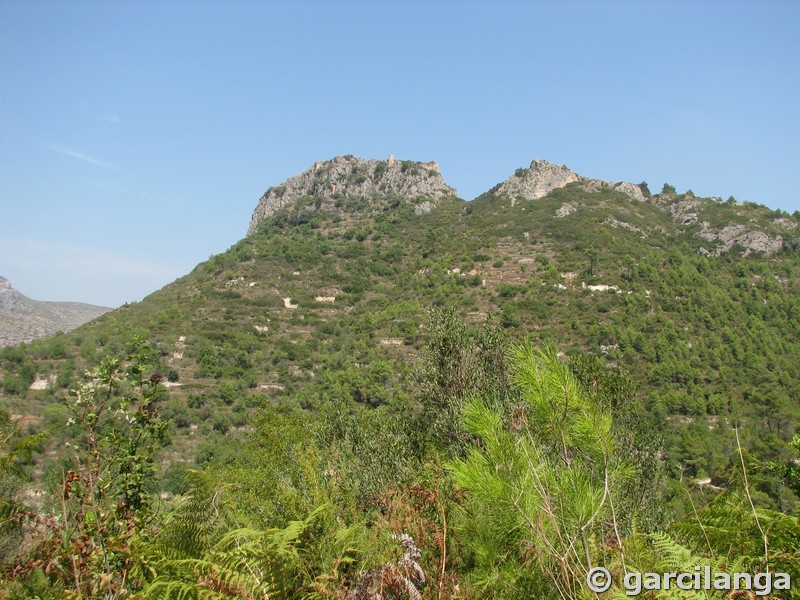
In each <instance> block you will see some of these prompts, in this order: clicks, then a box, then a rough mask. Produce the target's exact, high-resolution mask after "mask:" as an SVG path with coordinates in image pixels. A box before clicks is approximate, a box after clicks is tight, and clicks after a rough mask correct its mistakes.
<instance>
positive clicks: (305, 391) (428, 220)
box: [0, 156, 800, 478]
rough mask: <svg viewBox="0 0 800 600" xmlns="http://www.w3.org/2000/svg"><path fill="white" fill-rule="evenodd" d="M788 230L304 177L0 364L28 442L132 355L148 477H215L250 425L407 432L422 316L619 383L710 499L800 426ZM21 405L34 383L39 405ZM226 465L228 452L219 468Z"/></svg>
mask: <svg viewBox="0 0 800 600" xmlns="http://www.w3.org/2000/svg"><path fill="white" fill-rule="evenodd" d="M797 224H798V215H797V214H795V215H793V216H790V215H788V214H786V213H784V212H781V211H773V210H770V209H769V208H766V207H764V206H760V205H757V204H754V203H738V202H736V201H734V200H733V199H729V200H728V201H722V200H720V199H717V198H700V197H696V196H695V195H694V194H693V193H692V192H691V191H686V192H684V193H678V192H677V191H676V190H675V189H674V188H673V187H672V186H669V185H667V184H665V185H664V188H663V189H662V191H661V192H660V193H658V194H652V193H651V192H650V190H649V189H648V186H647V184H646V183H641V184H633V183H628V182H617V183H613V182H606V181H602V180H597V179H590V178H585V177H583V176H580V175H578V174H576V173H574V172H572V171H571V170H570V169H568V168H567V167H564V166H561V165H554V164H551V163H548V162H546V161H542V160H534V161H533V162H532V163H531V164H530V166H529V167H527V168H521V169H517V170H516V171H515V172H514V173H513V174H511V175H510V176H509V177H508V178H507V179H506V180H505V181H503V182H500V183H498V185H497V186H495V187H494V188H492V189H491V190H489V191H487V192H486V193H485V194H482V195H481V196H479V197H478V198H476V199H475V200H473V201H469V202H468V201H465V200H462V199H460V198H458V197H457V195H456V193H455V190H454V189H453V188H452V187H450V186H449V185H448V184H447V183H446V182H445V180H444V179H443V178H442V176H441V174H440V173H439V171H438V167H437V166H436V163H431V162H414V161H407V160H395V159H394V158H390V159H389V160H387V161H380V160H365V159H361V158H355V157H352V156H344V157H337V158H334V159H332V160H329V161H323V162H319V163H316V164H315V165H313V166H312V168H310V169H309V170H307V171H306V172H304V173H301V174H299V175H296V176H294V177H292V178H290V179H289V180H287V181H286V182H284V183H283V184H280V185H276V186H273V187H270V188H269V189H268V190H267V191H266V193H265V194H264V195H263V196H262V197H261V198H260V200H259V201H258V203H257V206H256V208H255V211H254V213H253V216H252V219H251V222H250V225H249V227H248V229H247V235H246V237H244V238H243V239H242V240H241V241H240V242H238V243H237V244H235V245H234V246H232V247H231V248H230V249H229V250H227V251H226V252H223V253H220V254H218V255H215V256H212V257H211V258H210V259H209V260H208V261H206V262H204V263H202V264H200V265H198V266H197V267H196V268H195V269H194V270H193V271H192V272H191V273H189V274H187V275H186V276H184V277H182V278H180V279H179V280H177V281H175V282H174V283H172V284H170V285H168V286H166V287H164V288H163V289H161V290H159V291H157V292H155V293H154V294H152V295H150V296H148V297H147V298H145V299H144V300H143V301H142V302H140V303H135V304H131V305H127V306H124V307H122V308H119V309H117V310H114V311H110V312H108V313H106V314H105V315H103V316H102V317H100V318H99V319H96V320H95V321H93V322H91V323H88V324H86V325H84V326H83V327H80V328H78V329H77V330H75V331H73V332H71V333H69V334H67V335H66V336H60V337H59V338H58V339H53V340H43V341H40V342H35V343H34V344H32V345H31V348H30V349H29V350H26V352H25V353H13V352H11V351H9V352H6V353H4V354H0V375H2V376H3V377H4V378H5V379H4V380H5V381H7V384H6V385H5V387H4V390H5V391H4V393H3V398H2V402H3V403H5V404H6V405H7V406H9V407H10V408H11V409H12V412H13V413H14V414H19V415H23V416H24V417H26V418H29V419H31V420H34V421H35V420H36V419H40V418H41V416H40V415H41V412H42V411H43V410H45V408H46V407H47V406H48V405H49V404H52V403H53V401H54V399H55V398H56V397H57V395H58V394H59V393H61V392H60V388H66V387H69V386H70V385H74V382H75V380H76V378H75V374H76V373H79V372H80V370H81V367H83V366H86V365H89V364H92V363H93V362H95V361H96V360H97V359H98V358H99V357H100V356H102V355H105V354H108V353H109V352H110V353H114V354H117V355H121V354H123V353H124V350H125V345H126V343H127V341H128V340H129V339H130V335H131V334H132V333H135V334H137V335H140V336H142V337H144V338H145V339H148V340H150V341H151V342H152V344H153V345H154V347H155V351H156V358H157V359H158V360H159V361H160V369H161V370H162V372H163V373H164V374H165V375H166V379H167V380H168V381H167V383H168V385H169V387H170V400H169V401H168V403H167V404H166V405H165V409H164V411H165V415H166V416H168V417H169V418H170V419H172V420H173V422H174V423H175V427H176V429H175V436H174V437H173V446H172V448H171V450H170V451H169V452H168V454H167V456H166V458H165V460H166V461H171V460H186V459H189V460H197V461H199V462H203V461H206V460H209V459H211V458H215V457H216V459H220V457H221V456H224V455H225V453H226V452H227V451H229V450H230V448H231V444H232V443H233V440H235V439H236V438H237V437H241V436H242V435H244V434H245V433H246V432H247V431H248V416H249V415H251V414H253V412H254V411H256V410H257V409H258V408H259V407H262V406H266V405H273V404H278V405H288V406H295V407H300V408H302V409H304V410H307V411H310V412H316V411H318V410H320V409H321V408H323V407H325V406H326V405H328V404H329V403H330V402H331V398H333V397H335V398H339V399H341V398H345V399H346V401H347V402H349V403H351V404H352V405H354V406H363V407H367V408H376V407H384V409H389V410H392V411H396V412H402V411H414V410H415V407H416V406H418V402H419V395H420V390H419V386H418V385H417V383H416V380H415V375H414V374H415V372H416V370H417V368H418V365H419V361H420V360H421V359H420V356H421V354H422V353H423V350H424V348H425V344H426V336H427V335H428V331H429V318H428V314H429V311H430V310H431V309H440V310H441V309H452V310H454V311H455V313H456V315H457V316H458V318H460V319H461V320H463V321H464V322H465V323H466V324H467V326H468V327H469V328H474V329H481V328H482V327H484V324H485V323H486V322H487V321H489V322H490V323H494V324H496V325H497V327H499V328H500V330H502V331H503V332H504V334H505V335H507V336H508V337H509V338H510V339H512V340H522V339H529V340H531V341H532V342H533V343H535V344H537V345H543V344H548V343H554V344H556V345H557V347H558V349H559V350H560V351H562V352H564V353H565V354H566V355H568V356H572V357H577V356H581V355H592V356H595V357H597V358H598V359H600V360H602V361H603V362H604V363H605V364H608V365H610V366H617V367H620V368H621V369H623V370H624V371H625V372H627V373H628V374H629V375H630V377H631V378H632V379H633V381H634V382H635V384H636V386H637V388H638V398H639V400H640V403H641V406H642V409H643V410H644V411H645V412H646V413H647V414H648V415H650V417H651V418H652V419H654V420H655V421H656V422H657V423H658V428H659V431H661V432H663V434H664V436H665V439H666V442H665V444H666V447H665V457H666V461H667V462H668V464H669V465H670V466H671V468H677V465H680V467H681V469H683V472H684V473H685V474H687V475H691V476H696V477H698V478H699V477H722V476H723V474H724V473H725V470H726V468H727V466H728V465H729V463H730V460H731V456H732V453H733V452H735V447H736V446H735V444H736V441H735V438H734V437H733V435H732V425H733V423H737V422H738V423H746V424H747V428H746V429H745V431H743V436H744V438H745V439H744V442H743V443H745V444H746V445H747V447H748V448H750V449H752V451H753V452H754V454H755V455H756V456H758V457H759V458H762V459H764V460H767V459H773V458H781V457H783V456H785V455H786V453H787V452H788V450H787V448H788V440H789V439H790V438H791V435H792V434H793V432H794V431H795V430H796V428H797V424H798V421H799V420H800V409H799V408H798V406H797V402H796V398H798V397H800V361H798V360H797V357H798V356H800V328H798V325H797V324H798V322H800V283H798V282H800V252H799V251H798V248H799V247H800V236H798V228H797ZM23 373H25V374H26V377H25V378H23V381H22V383H23V384H24V383H27V380H28V379H31V378H33V377H38V378H39V379H45V378H48V377H52V378H54V381H55V383H54V385H52V386H50V388H51V389H48V390H45V391H40V392H36V391H25V390H27V386H26V385H22V384H21V383H20V380H19V378H20V376H21V374H23ZM226 449H228V450H226Z"/></svg>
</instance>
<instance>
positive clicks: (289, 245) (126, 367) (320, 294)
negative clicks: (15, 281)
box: [0, 184, 800, 598]
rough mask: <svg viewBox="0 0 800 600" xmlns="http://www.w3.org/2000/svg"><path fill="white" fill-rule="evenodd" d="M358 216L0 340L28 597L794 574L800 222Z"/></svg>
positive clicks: (351, 212) (615, 204) (629, 209)
mask: <svg viewBox="0 0 800 600" xmlns="http://www.w3.org/2000/svg"><path fill="white" fill-rule="evenodd" d="M666 192H667V194H666V195H662V196H660V197H659V199H658V201H659V202H661V203H662V204H669V203H676V202H681V201H683V200H686V199H691V198H693V197H692V196H690V195H688V194H687V195H679V194H676V193H675V192H674V190H666ZM698 200H700V199H698ZM337 202H338V205H337V209H336V210H330V211H326V210H321V209H320V205H319V203H318V202H317V201H316V200H315V199H314V198H307V199H305V200H302V201H300V202H298V203H297V204H295V205H293V206H290V207H286V208H284V209H282V210H281V211H279V212H278V213H276V214H275V215H273V216H272V217H271V218H270V219H268V220H267V221H266V223H264V224H263V225H262V227H261V229H260V230H259V231H258V232H257V233H256V234H254V235H252V236H250V237H248V238H246V239H244V240H242V241H241V242H239V243H238V244H236V245H235V246H233V247H232V248H231V249H230V250H228V251H227V252H225V253H223V254H220V255H216V256H213V257H211V258H210V259H209V260H208V261H207V262H205V263H203V264H201V265H199V266H198V267H197V268H196V269H195V270H194V271H193V272H192V273H190V274H189V275H187V276H186V277H184V278H182V279H180V280H178V281H176V282H175V283H173V284H172V285H170V286H167V287H165V288H164V289H162V290H160V291H158V292H156V293H155V294H153V295H151V296H149V297H148V298H146V299H145V300H144V301H142V302H141V303H138V304H133V305H129V306H125V307H123V308H121V309H119V310H117V311H113V312H111V313H108V314H107V315H104V316H103V317H101V318H100V319H98V320H96V321H95V322H93V323H90V324H88V325H86V326H84V327H81V328H80V329H78V330H76V331H74V332H72V333H70V334H67V335H57V336H54V337H52V338H49V339H47V340H42V341H37V342H34V343H31V344H27V345H20V346H18V347H8V348H4V349H2V350H0V378H2V397H1V398H0V403H1V404H2V407H3V409H4V410H5V411H6V412H7V413H8V414H9V415H14V417H13V418H7V417H3V419H4V420H3V421H2V422H0V428H2V431H3V432H5V433H4V434H3V435H2V437H0V441H1V442H3V444H4V446H3V450H2V453H0V456H2V457H3V462H2V463H1V464H0V479H1V481H0V493H2V498H0V503H1V504H0V507H2V510H3V514H2V516H0V518H2V519H3V521H2V536H3V543H2V544H0V552H2V553H3V554H2V561H3V570H2V573H3V575H2V577H4V578H5V582H6V583H7V584H8V585H7V586H6V587H7V588H8V589H9V590H10V591H9V592H7V593H6V594H7V597H30V596H35V595H36V594H39V595H40V597H49V596H53V595H55V596H58V595H67V596H68V595H70V594H71V595H72V596H78V597H95V596H100V595H102V596H104V597H109V596H111V597H120V598H121V597H125V596H126V595H127V594H134V595H140V596H142V597H151V596H152V597H172V596H175V597H195V596H204V595H205V596H209V597H211V596H214V597H229V596H233V597H236V596H241V597H254V598H255V597H265V595H269V596H270V597H287V598H288V597H328V598H345V597H347V598H361V597H363V598H368V597H375V593H376V592H375V589H377V588H376V587H375V586H378V587H380V586H383V590H384V591H383V593H384V594H386V596H385V597H398V598H400V597H412V598H413V597H416V596H415V595H414V594H415V593H421V594H422V595H423V597H431V598H433V597H437V598H448V597H453V598H455V597H468V598H490V597H496V598H516V597H519V598H530V597H538V598H549V597H553V598H577V597H583V596H584V595H585V594H587V593H588V590H587V589H586V587H585V585H584V581H585V575H586V572H587V571H588V569H589V568H591V567H592V566H595V565H598V564H600V565H605V566H606V567H607V568H609V569H610V570H611V571H612V573H615V574H617V575H619V576H621V575H622V574H623V573H625V572H628V571H631V570H655V571H659V570H660V571H664V570H665V569H671V570H680V569H687V568H688V569H691V568H692V567H693V566H695V565H711V566H713V567H714V568H715V569H719V570H722V571H726V572H728V571H729V572H734V571H736V569H737V568H742V569H745V570H749V571H750V572H754V571H756V570H760V569H764V568H766V567H767V566H768V565H769V567H770V569H771V571H773V572H780V571H784V572H789V573H795V572H796V566H794V565H795V564H797V562H796V561H798V559H800V555H798V551H799V550H798V548H799V547H800V544H798V542H797V539H798V537H797V536H798V524H797V516H796V515H797V512H798V505H797V503H798V491H799V490H798V486H797V468H796V464H795V463H794V462H793V461H795V460H796V459H797V456H798V454H797V452H798V448H797V447H793V446H792V438H793V436H794V435H795V434H796V430H797V423H798V417H799V416H800V406H798V403H797V398H798V397H800V360H799V359H800V330H799V328H798V326H797V323H798V322H800V289H798V280H799V278H800V260H798V257H799V256H800V255H799V254H798V248H797V241H796V234H790V233H787V230H781V231H782V235H783V236H784V238H785V243H784V248H783V250H782V251H781V252H779V253H778V254H775V255H773V256H763V255H760V254H749V255H747V256H745V255H744V254H745V253H743V252H742V251H741V250H738V249H736V248H734V249H733V250H732V251H731V252H728V253H725V254H722V255H721V256H718V257H715V256H706V255H704V254H702V253H699V252H698V251H697V249H698V248H705V249H706V250H710V249H712V248H713V246H712V245H711V243H710V242H709V241H708V240H706V239H704V238H702V237H699V236H698V231H699V230H698V229H697V227H696V226H688V227H679V226H678V225H676V223H675V221H674V220H673V219H672V217H671V216H670V215H669V213H668V212H666V211H665V210H663V207H659V206H658V205H657V204H656V203H655V202H650V201H647V202H637V201H632V200H631V199H630V198H628V197H626V196H623V195H622V194H620V193H618V192H615V191H613V190H612V189H610V188H603V189H600V190H599V191H588V190H587V189H586V188H585V187H582V186H579V185H574V184H571V185H569V186H567V187H566V188H563V189H560V190H556V191H554V192H553V193H551V194H550V195H549V196H547V197H545V198H543V199H541V200H538V201H535V202H524V203H516V204H514V205H513V206H512V205H511V203H509V202H508V201H506V200H504V199H501V198H496V197H494V196H493V195H492V194H487V195H486V196H484V197H482V198H479V199H478V200H476V201H474V202H472V203H465V202H463V201H461V200H457V199H445V200H441V201H440V202H439V205H438V207H437V208H436V209H435V210H433V211H432V212H430V213H429V214H422V215H418V214H415V213H414V210H413V208H414V207H413V204H412V203H411V202H409V201H408V200H407V199H404V198H373V199H353V198H342V199H340V201H337ZM565 203H572V204H574V205H575V206H576V207H577V210H576V211H575V212H573V213H572V214H569V215H567V216H565V217H563V218H554V217H553V215H554V214H555V213H556V211H557V210H558V209H559V207H561V206H563V205H564V204H565ZM693 210H696V211H700V212H701V219H705V220H706V221H707V222H709V223H712V224H714V225H715V226H716V225H721V224H724V223H726V222H736V223H739V222H746V223H753V222H754V223H757V224H758V226H759V227H761V228H762V229H763V230H765V231H768V232H771V233H774V232H776V231H777V229H776V227H777V226H775V225H774V223H773V222H774V220H775V219H777V218H778V217H782V218H783V219H784V220H788V221H790V222H794V223H797V222H798V220H797V219H796V218H795V217H788V216H787V215H785V214H778V213H775V212H771V211H769V210H768V209H765V208H764V207H759V206H755V205H738V204H735V203H721V202H717V201H713V200H708V199H706V200H702V203H701V204H700V206H699V207H697V208H695V209H693ZM619 223H626V224H629V225H631V227H622V226H619V225H618V224H619ZM431 310H433V313H432V314H433V318H432V319H431V318H429V315H430V314H431V313H430V311H431ZM131 335H135V336H139V338H140V339H146V340H149V343H150V346H142V345H141V344H140V345H139V346H138V347H137V348H132V347H131V346H130V340H131ZM556 347H557V348H558V349H559V350H560V351H562V352H563V353H564V355H563V357H561V359H559V356H557V354H556V351H555V350H553V348H556ZM115 361H116V362H115ZM97 365H101V367H99V370H97ZM135 365H142V367H141V368H140V369H137V368H134V367H135ZM86 369H94V370H93V371H92V374H91V375H90V376H89V381H93V382H94V384H92V386H91V387H90V388H87V387H86V386H87V385H88V384H87V382H86V379H85V378H84V377H82V373H83V372H84V371H85V370H86ZM151 376H152V379H151ZM42 380H46V381H47V384H46V385H39V386H34V387H39V388H44V389H30V388H31V384H32V383H34V382H35V381H40V382H41V381H42ZM70 389H78V390H79V393H78V394H77V395H71V394H70V393H69V390H70ZM102 390H106V393H105V395H103V394H102V393H101V391H102ZM89 397H91V402H90V403H89V404H91V403H100V402H101V401H102V402H105V403H106V404H104V405H103V406H106V408H105V409H103V410H104V411H105V412H104V413H103V414H104V415H105V416H102V415H99V414H98V411H95V410H93V409H92V410H89V409H88V408H86V407H87V406H89V404H87V400H86V399H87V398H89ZM79 400H80V401H81V402H80V403H79V405H76V402H78V401H79ZM92 406H93V405H92ZM156 406H158V410H155V408H154V407H156ZM81 407H83V408H81ZM557 408H558V410H556V409H557ZM81 411H83V412H81ZM87 411H88V412H87ZM120 411H122V412H120ZM112 414H113V415H115V418H114V419H111V418H110V417H111V415H112ZM91 415H94V416H91ZM117 417H121V418H122V421H120V418H117ZM126 418H127V419H130V420H126ZM106 419H107V420H106ZM92 440H93V441H92ZM132 440H135V443H133V442H132ZM92 444H94V446H93V445H92ZM796 445H797V442H795V446H796ZM93 448H94V449H93ZM100 474H102V476H101V475H100ZM73 477H74V478H76V479H74V480H73V479H68V478H73ZM99 480H102V482H103V483H102V484H100V483H98V481H99ZM72 481H74V482H75V483H74V484H72V487H70V486H68V485H67V484H68V483H71V482H72ZM93 486H94V487H93ZM73 488H77V489H78V491H76V492H73ZM68 489H69V494H68V497H67V490H68ZM129 508H130V510H129ZM103 519H105V521H103ZM404 534H405V535H406V536H408V537H402V536H403V535H404ZM393 536H394V537H393ZM765 537H766V538H767V542H768V543H767V547H766V550H765V541H764V540H765ZM254 564H258V565H259V567H258V569H257V570H255V569H254V567H253V565H254ZM632 565H635V566H636V569H633V568H632ZM793 569H794V570H793ZM793 576H794V575H793ZM797 576H798V577H800V573H798V574H797ZM412 589H413V590H414V591H412ZM617 591H619V590H617ZM215 594H216V595H215ZM359 594H360V595H359ZM776 595H777V596H778V597H784V596H780V593H776ZM623 596H624V594H623ZM2 597H3V596H2V595H0V598H2ZM654 597H655V596H654ZM719 597H722V596H721V595H720V596H719ZM785 597H789V596H785Z"/></svg>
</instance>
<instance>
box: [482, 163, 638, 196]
mask: <svg viewBox="0 0 800 600" xmlns="http://www.w3.org/2000/svg"><path fill="white" fill-rule="evenodd" d="M577 181H579V182H582V183H583V184H584V187H585V188H586V189H588V190H589V191H590V192H597V191H600V190H601V189H603V188H610V189H613V190H616V191H618V192H621V193H623V194H625V195H626V196H628V197H629V198H631V199H632V200H645V196H644V193H643V192H642V189H641V188H640V187H639V186H638V185H636V184H635V183H629V182H627V181H623V182H620V183H610V182H608V181H602V180H600V179H587V178H586V177H581V176H580V175H578V174H577V173H575V172H574V171H572V170H570V169H568V168H567V167H565V166H564V165H556V164H553V163H550V162H547V161H546V160H538V159H536V160H534V161H533V162H531V166H530V167H528V168H527V169H517V170H516V171H515V173H514V175H512V176H511V177H509V178H508V179H506V180H505V181H504V182H503V183H501V184H500V185H499V186H498V187H497V188H496V189H495V191H494V195H495V196H497V197H501V196H505V197H508V198H510V199H511V206H514V205H515V204H516V203H517V202H518V201H519V200H538V199H539V198H544V197H545V196H547V194H549V193H550V192H552V191H553V190H555V189H558V188H563V187H565V186H567V185H569V184H570V183H574V182H577Z"/></svg>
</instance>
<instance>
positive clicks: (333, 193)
mask: <svg viewBox="0 0 800 600" xmlns="http://www.w3.org/2000/svg"><path fill="white" fill-rule="evenodd" d="M455 194H456V191H455V190H454V189H453V188H451V187H450V186H449V185H447V182H445V180H444V178H443V177H442V176H441V174H440V173H439V165H437V164H436V163H435V162H413V161H410V160H402V161H401V160H395V158H394V157H393V156H390V157H389V160H385V161H384V160H374V159H373V160H365V159H363V158H357V157H354V156H349V155H348V156H337V157H336V158H333V159H331V160H327V161H322V162H318V163H315V164H314V166H313V167H311V168H310V169H308V170H307V171H305V172H303V173H300V174H299V175H295V176H293V177H290V178H289V179H288V180H286V181H285V182H284V183H282V184H281V185H278V186H275V187H271V188H269V189H268V190H267V191H266V193H265V194H264V195H263V196H262V197H261V199H260V200H259V201H258V205H257V206H256V209H255V211H253V217H252V219H251V220H250V226H249V227H248V229H247V235H251V234H252V233H254V232H255V231H256V229H257V228H258V225H259V223H261V221H262V220H263V219H265V218H267V217H269V216H270V215H272V214H274V213H275V212H276V211H278V210H280V209H281V208H283V207H284V206H289V205H292V204H293V203H295V202H296V201H297V200H299V199H300V198H303V197H313V198H318V199H320V200H322V202H321V203H320V208H321V209H323V210H324V209H333V208H334V206H335V202H336V200H337V199H342V198H374V197H389V196H398V197H399V196H402V197H404V198H409V199H412V200H415V199H422V202H421V203H420V204H419V206H420V209H419V211H417V212H418V214H421V213H426V212H430V210H432V209H433V208H434V207H435V205H436V201H437V200H439V199H441V198H444V197H447V196H455Z"/></svg>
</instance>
